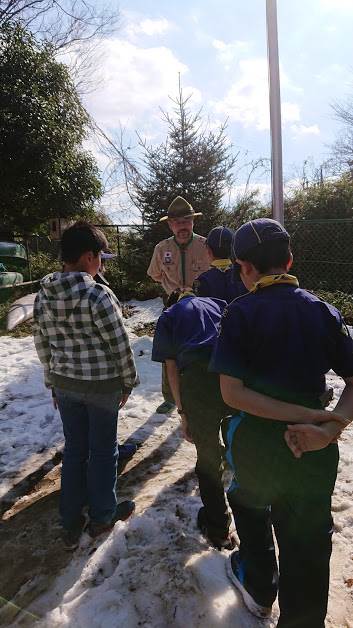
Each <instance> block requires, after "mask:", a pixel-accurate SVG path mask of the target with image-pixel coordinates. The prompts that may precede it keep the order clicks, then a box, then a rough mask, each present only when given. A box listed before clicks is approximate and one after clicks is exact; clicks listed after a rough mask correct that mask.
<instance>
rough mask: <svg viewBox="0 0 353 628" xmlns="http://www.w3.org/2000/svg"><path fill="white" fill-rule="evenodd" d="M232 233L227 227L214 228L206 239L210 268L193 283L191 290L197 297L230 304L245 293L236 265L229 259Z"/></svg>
mask: <svg viewBox="0 0 353 628" xmlns="http://www.w3.org/2000/svg"><path fill="white" fill-rule="evenodd" d="M232 236H233V231H232V230H231V229H228V227H214V229H212V230H211V231H210V232H209V234H208V236H207V239H206V247H207V252H208V255H209V258H210V262H211V268H210V269H209V270H206V271H205V272H204V273H202V274H201V275H199V277H198V278H197V279H195V281H194V286H193V290H194V292H195V294H196V295H197V296H198V297H215V298H216V299H223V300H224V301H226V302H227V303H230V302H231V301H233V299H235V298H236V297H238V296H239V295H240V294H243V293H244V292H246V289H245V288H244V285H243V284H242V282H241V281H240V279H239V271H238V265H235V266H234V265H233V263H232V260H231V259H230V257H231V244H232Z"/></svg>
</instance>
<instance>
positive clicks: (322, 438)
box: [284, 420, 342, 458]
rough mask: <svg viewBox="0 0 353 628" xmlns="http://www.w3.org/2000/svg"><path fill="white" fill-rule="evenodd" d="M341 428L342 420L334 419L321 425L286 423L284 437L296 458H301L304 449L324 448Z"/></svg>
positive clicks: (334, 438) (333, 439) (335, 437)
mask: <svg viewBox="0 0 353 628" xmlns="http://www.w3.org/2000/svg"><path fill="white" fill-rule="evenodd" d="M341 430H342V422H338V421H334V420H332V421H331V422H327V423H324V424H322V425H311V424H309V423H306V424H297V425H288V428H287V431H286V432H285V434H284V439H285V441H286V443H287V445H288V447H289V449H290V450H291V452H292V453H293V455H294V456H295V457H296V458H301V456H302V454H303V453H305V452H306V451H318V450H319V449H324V447H327V446H328V445H329V444H330V443H332V442H333V441H335V440H336V439H337V437H338V436H339V435H340V433H341Z"/></svg>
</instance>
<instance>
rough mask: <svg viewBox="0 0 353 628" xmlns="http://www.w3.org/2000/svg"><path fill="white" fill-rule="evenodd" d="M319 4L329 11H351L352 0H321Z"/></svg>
mask: <svg viewBox="0 0 353 628" xmlns="http://www.w3.org/2000/svg"><path fill="white" fill-rule="evenodd" d="M321 6H322V8H323V9H326V10H329V11H331V10H332V11H335V12H337V11H342V10H343V11H347V10H348V11H353V1H352V0H321Z"/></svg>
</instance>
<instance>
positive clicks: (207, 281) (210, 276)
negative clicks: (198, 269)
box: [194, 266, 247, 303]
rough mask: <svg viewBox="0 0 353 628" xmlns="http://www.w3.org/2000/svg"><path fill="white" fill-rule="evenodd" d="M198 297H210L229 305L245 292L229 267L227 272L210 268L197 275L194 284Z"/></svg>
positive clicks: (232, 269)
mask: <svg viewBox="0 0 353 628" xmlns="http://www.w3.org/2000/svg"><path fill="white" fill-rule="evenodd" d="M194 291H195V294H197V296H198V297H212V298H215V299H222V300H223V301H226V302H227V303H230V302H231V301H233V299H235V298H236V297H239V296H240V295H241V294H244V293H246V292H247V290H246V288H245V286H244V284H243V282H242V281H240V280H239V279H238V277H237V275H236V273H235V272H234V268H233V267H232V266H231V267H230V268H228V269H227V270H221V269H220V268H216V267H212V268H210V269H209V270H206V271H205V272H204V273H202V274H201V275H199V277H198V278H197V279H196V280H195V283H194Z"/></svg>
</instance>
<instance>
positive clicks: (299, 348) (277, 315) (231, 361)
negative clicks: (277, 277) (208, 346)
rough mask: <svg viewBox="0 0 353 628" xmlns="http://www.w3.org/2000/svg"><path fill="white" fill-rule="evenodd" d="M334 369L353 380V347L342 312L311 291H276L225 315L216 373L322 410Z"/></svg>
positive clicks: (248, 299)
mask: <svg viewBox="0 0 353 628" xmlns="http://www.w3.org/2000/svg"><path fill="white" fill-rule="evenodd" d="M330 369H333V370H334V371H335V372H336V373H337V375H340V376H342V377H352V376H353V341H352V339H351V338H350V336H349V333H348V329H347V327H346V325H345V323H344V321H343V319H342V316H341V314H340V312H339V311H338V310H337V309H336V308H334V307H333V306H331V305H329V304H328V303H325V302H324V301H321V300H320V299H319V298H318V297H316V296H315V295H313V294H311V293H309V292H307V291H306V290H301V289H300V288H297V287H294V286H292V285H286V284H279V285H271V286H269V287H264V288H261V289H260V290H258V291H257V292H254V293H251V292H250V293H248V294H246V295H244V296H242V297H240V298H239V299H237V300H235V301H233V303H231V304H230V305H229V307H228V308H227V309H226V311H225V312H224V316H223V318H222V322H221V332H220V336H219V338H218V340H217V342H216V345H215V347H214V351H213V355H212V359H211V363H210V370H212V371H215V372H217V373H223V374H225V375H229V376H231V377H235V378H238V379H241V380H243V382H244V384H245V385H246V386H247V387H249V388H251V389H253V390H256V391H258V392H261V393H264V394H267V395H269V396H271V397H274V398H276V399H281V400H283V401H288V402H292V403H301V404H303V405H305V404H308V405H311V404H314V407H319V406H318V405H317V403H318V399H319V397H320V395H321V394H322V393H323V392H324V391H325V374H326V373H327V372H328V371H329V370H330Z"/></svg>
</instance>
